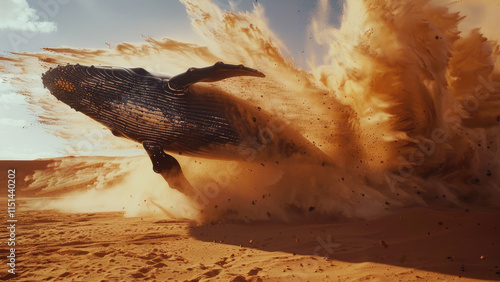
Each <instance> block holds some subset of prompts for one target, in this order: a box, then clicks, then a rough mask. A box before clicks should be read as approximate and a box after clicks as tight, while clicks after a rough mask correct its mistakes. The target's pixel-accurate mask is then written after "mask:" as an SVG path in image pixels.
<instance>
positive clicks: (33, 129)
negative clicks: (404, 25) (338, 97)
mask: <svg viewBox="0 0 500 282" xmlns="http://www.w3.org/2000/svg"><path fill="white" fill-rule="evenodd" d="M213 2H214V3H216V4H217V5H218V6H219V7H221V8H222V9H224V10H230V11H236V12H238V11H246V10H249V11H251V10H252V9H253V5H254V3H255V2H257V1H255V0H233V1H231V2H232V4H230V3H229V1H228V0H213ZM258 2H259V3H260V4H262V5H263V6H264V8H265V11H266V17H267V19H268V21H269V26H270V27H271V29H272V30H273V31H274V32H275V34H277V35H278V37H279V39H281V41H282V42H284V43H285V46H286V47H287V49H288V50H289V51H290V54H289V56H291V57H293V58H294V59H295V61H296V62H297V64H299V65H301V64H302V65H305V58H303V57H302V51H303V50H304V49H305V48H306V46H305V45H306V43H305V42H306V40H305V39H306V36H307V27H308V25H309V21H310V17H311V16H312V14H313V9H314V6H316V5H317V2H318V1H316V0H258ZM332 6H333V9H332V15H334V16H333V17H332V23H333V24H338V23H339V18H340V15H341V12H342V0H338V1H336V0H334V1H332ZM143 36H150V37H153V38H161V37H168V38H171V39H175V40H179V41H184V42H192V43H202V41H201V39H200V38H199V36H197V35H196V33H195V32H194V31H193V30H192V29H191V23H190V19H189V17H188V15H187V12H186V10H185V8H184V6H183V5H182V4H181V3H180V2H178V1H174V0H168V1H165V0H147V1H139V0H106V1H101V0H40V1H38V0H2V9H0V55H1V56H9V55H10V54H9V53H8V52H40V51H41V49H42V48H44V47H60V46H70V47H80V48H107V45H106V44H110V45H116V44H118V43H121V42H143V41H144V38H143ZM0 136H1V137H2V138H0V159H3V160H8V159H37V158H49V157H58V156H62V152H61V150H60V149H59V148H60V147H62V146H63V145H62V144H63V140H60V139H59V138H57V137H55V136H53V135H51V134H50V133H48V132H47V130H46V128H44V126H42V125H41V124H39V123H38V122H37V120H36V117H35V116H34V115H33V114H32V113H31V112H30V110H28V108H27V105H26V102H25V101H24V99H23V97H22V96H21V95H19V94H17V93H16V90H15V89H14V88H13V87H12V86H11V85H9V84H6V83H5V81H4V80H2V78H1V77H0Z"/></svg>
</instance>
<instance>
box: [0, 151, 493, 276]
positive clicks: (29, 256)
mask: <svg viewBox="0 0 500 282" xmlns="http://www.w3.org/2000/svg"><path fill="white" fill-rule="evenodd" d="M49 163H50V161H47V160H42V161H32V162H6V161H2V162H0V164H1V165H0V169H2V171H5V169H6V168H7V167H9V166H12V165H16V166H19V165H22V168H23V169H22V170H20V172H19V173H18V174H17V176H18V179H20V180H19V182H18V183H19V188H18V192H19V193H18V198H17V203H18V206H17V219H18V222H17V225H16V240H17V245H16V255H17V256H16V258H17V264H16V273H17V274H16V276H15V277H12V275H10V274H7V267H6V266H5V264H3V265H4V267H3V269H2V270H1V271H2V274H1V277H2V278H3V279H8V278H11V277H12V278H14V279H16V280H23V281H24V280H38V281H42V280H44V281H47V280H61V279H64V280H75V281H100V280H107V281H117V280H120V281H122V280H132V279H145V280H156V281H166V280H173V281H210V280H216V279H220V280H222V281H346V280H347V281H357V280H372V279H373V280H378V281H430V280H443V281H454V280H460V281H467V280H500V268H499V267H500V219H499V218H500V217H499V216H500V212H499V211H498V210H493V209H488V208H481V207H477V208H474V209H469V210H463V209H432V208H426V207H414V208H407V209H401V210H399V211H395V212H392V213H390V214H388V215H385V216H382V217H379V218H374V219H369V220H331V221H327V222H295V223H283V222H275V221H268V222H253V223H216V224H204V225H200V224H198V223H196V222H194V221H192V220H189V219H169V218H168V217H167V216H165V215H161V214H156V215H152V216H142V217H124V213H123V212H108V213H62V212H60V211H57V210H37V209H32V208H30V207H32V206H33V205H32V203H33V202H35V201H37V200H39V198H40V197H42V196H37V193H39V192H40V191H38V192H37V191H35V190H29V189H27V188H26V187H29V184H30V181H28V182H27V183H26V182H24V178H25V177H26V175H29V174H30V173H32V172H33V170H37V169H43V168H44V167H46V166H47V165H48V164H49ZM21 171H23V172H22V173H21ZM2 177H3V176H2ZM27 179H29V177H28V178H27ZM1 180H2V181H1V185H2V186H3V187H5V186H6V185H5V178H2V179H1ZM72 189H73V188H72ZM52 196H54V195H52ZM43 197H46V196H43ZM1 203H2V206H4V207H6V198H5V197H3V198H2V201H1ZM2 214H3V218H4V220H2V222H5V216H4V215H5V213H2ZM4 224H6V223H4ZM8 236H9V234H8V233H7V232H5V229H4V228H2V233H1V241H2V242H4V243H2V246H1V247H0V252H1V256H2V257H3V258H4V260H6V258H5V257H6V255H7V254H8V248H7V246H6V240H7V238H8Z"/></svg>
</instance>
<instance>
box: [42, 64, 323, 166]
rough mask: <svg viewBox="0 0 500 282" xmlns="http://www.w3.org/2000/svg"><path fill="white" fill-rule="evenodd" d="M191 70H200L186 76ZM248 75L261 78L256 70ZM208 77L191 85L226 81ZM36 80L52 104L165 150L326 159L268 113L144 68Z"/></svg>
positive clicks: (53, 72)
mask: <svg viewBox="0 0 500 282" xmlns="http://www.w3.org/2000/svg"><path fill="white" fill-rule="evenodd" d="M218 64H222V63H218ZM215 66H217V64H216V65H214V67H215ZM228 66H233V65H228ZM241 67H243V66H241ZM206 69H209V68H206ZM247 69H248V68H247ZM192 70H200V69H190V70H188V72H186V73H187V74H189V72H190V71H192ZM249 70H252V69H249ZM229 71H231V69H229ZM252 71H255V70H252ZM204 75H207V74H204ZM210 75H212V74H211V73H210V72H208V76H210ZM245 75H247V74H245ZM248 75H253V76H260V77H263V76H264V75H263V74H262V73H260V72H258V71H255V74H248ZM213 76H214V77H212V79H211V80H202V79H198V78H197V79H196V80H195V81H194V82H197V81H217V80H220V79H223V78H227V77H230V75H229V76H228V75H227V74H226V75H225V77H223V78H220V77H218V76H217V75H213ZM175 77H180V75H179V76H175ZM42 80H43V84H44V86H45V87H46V88H48V89H49V90H50V92H51V93H52V95H54V96H55V97H56V98H57V99H59V100H60V101H62V102H64V103H66V104H67V105H69V106H70V107H72V108H73V109H75V110H77V111H79V112H82V113H84V114H85V115H87V116H89V117H90V118H92V119H94V120H96V121H98V122H99V123H101V124H103V125H105V126H106V127H107V128H109V129H110V130H111V131H112V132H113V134H115V135H117V136H121V137H126V138H129V139H131V140H134V141H136V142H139V143H144V142H151V143H154V144H158V145H159V146H160V147H162V148H163V150H164V151H166V152H172V153H177V154H179V153H180V154H183V155H184V154H185V155H188V156H199V157H206V158H215V159H235V160H247V161H248V160H251V161H274V158H275V157H276V158H277V156H280V157H287V158H290V157H294V156H298V157H300V158H301V159H308V160H314V162H317V161H318V162H320V163H321V162H323V161H325V159H326V157H325V156H324V154H322V152H321V151H319V150H318V149H317V148H316V147H315V146H314V145H312V144H311V143H310V142H309V141H308V140H306V139H305V138H303V137H302V136H301V135H300V134H298V133H297V132H296V131H294V130H292V129H291V128H289V127H287V126H284V123H283V122H282V121H279V120H277V119H276V118H273V117H272V116H271V114H269V113H267V112H265V111H263V110H261V109H260V108H257V107H256V106H253V105H251V104H249V103H248V102H246V101H244V100H241V99H238V98H236V97H234V96H232V95H230V94H228V93H224V92H221V91H216V92H214V91H210V88H208V87H204V88H203V87H202V88H201V90H200V89H199V87H197V91H193V89H192V87H190V85H191V84H192V83H188V82H185V81H184V80H182V79H177V80H175V82H176V83H175V84H174V83H172V82H174V80H172V82H170V80H171V77H168V76H161V75H154V74H151V73H149V72H148V71H146V70H144V69H142V68H120V67H94V66H82V65H66V66H58V67H56V68H53V69H50V70H49V71H47V72H46V73H45V74H43V75H42ZM169 82H170V84H169ZM179 84H180V85H179ZM263 135H265V136H263Z"/></svg>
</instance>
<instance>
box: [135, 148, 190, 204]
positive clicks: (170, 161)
mask: <svg viewBox="0 0 500 282" xmlns="http://www.w3.org/2000/svg"><path fill="white" fill-rule="evenodd" d="M142 145H143V146H144V149H146V152H147V153H148V155H149V158H150V159H151V162H152V163H153V170H154V172H156V173H159V174H161V176H163V178H164V179H165V180H166V181H167V183H168V185H169V186H170V188H173V189H176V190H178V191H179V192H181V193H183V194H185V195H189V194H191V193H192V186H191V184H190V183H189V181H188V180H187V179H186V177H185V176H184V174H183V173H182V169H181V166H180V165H179V162H178V161H177V160H176V159H175V158H174V157H172V156H170V155H168V154H166V153H165V152H164V151H163V148H162V147H161V146H160V145H159V144H157V143H155V142H150V141H145V142H143V143H142Z"/></svg>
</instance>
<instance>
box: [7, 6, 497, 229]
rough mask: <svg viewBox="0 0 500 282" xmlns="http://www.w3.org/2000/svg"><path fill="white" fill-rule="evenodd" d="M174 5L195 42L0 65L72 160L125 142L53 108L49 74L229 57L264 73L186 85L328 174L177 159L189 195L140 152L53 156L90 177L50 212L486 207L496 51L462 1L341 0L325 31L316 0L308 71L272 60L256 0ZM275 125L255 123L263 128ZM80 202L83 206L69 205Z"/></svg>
mask: <svg viewBox="0 0 500 282" xmlns="http://www.w3.org/2000/svg"><path fill="white" fill-rule="evenodd" d="M181 2H182V3H183V4H184V5H185V6H186V9H187V11H188V14H189V15H190V17H191V19H192V25H193V28H194V29H195V30H196V32H197V33H198V34H199V35H200V37H201V38H202V39H203V40H204V43H197V44H194V43H185V42H179V41H175V40H172V39H168V38H163V39H153V38H146V42H144V43H121V44H118V45H116V46H111V48H109V49H79V48H70V47H60V48H46V49H45V50H44V52H42V53H35V54H31V53H17V54H15V56H13V57H9V58H8V60H4V61H2V64H3V66H4V67H3V69H2V72H8V73H9V75H10V76H8V79H9V82H10V83H11V84H13V85H14V86H16V87H17V88H18V89H19V91H20V93H22V94H23V95H25V96H26V97H27V101H28V102H29V103H30V104H31V105H32V106H33V111H34V113H35V114H36V115H37V116H38V117H39V118H40V120H41V121H42V122H43V123H45V124H47V128H48V130H49V131H50V132H53V133H54V134H56V135H58V136H60V137H62V138H64V139H65V140H67V142H68V144H69V146H70V148H72V149H73V151H72V152H73V153H72V154H71V155H79V154H81V155H85V154H88V153H89V152H92V154H106V153H107V152H108V150H109V149H111V148H115V149H123V150H125V149H130V148H136V146H137V144H134V143H131V142H128V141H125V140H122V139H119V138H116V137H114V136H112V135H111V134H110V133H109V131H108V130H105V129H103V128H102V126H100V125H99V124H97V123H95V122H93V121H91V120H90V119H88V118H86V117H84V116H83V115H81V114H78V113H75V112H74V111H71V110H69V108H68V107H66V106H65V105H63V104H62V103H57V101H56V100H55V99H54V98H53V97H52V96H51V95H49V93H48V92H47V91H45V90H43V89H42V87H41V82H40V80H39V74H40V73H42V72H44V71H45V70H46V69H47V68H48V67H51V66H55V65H57V64H66V63H71V64H76V63H80V64H84V65H91V64H95V65H114V66H124V67H144V68H145V69H148V70H152V71H158V72H163V73H167V74H177V73H181V72H184V71H185V70H186V69H187V68H189V67H204V66H208V65H212V64H213V63H214V62H216V61H224V62H226V63H236V64H239V63H242V64H245V65H247V66H250V67H254V68H257V69H259V70H260V71H262V72H264V73H265V74H266V78H264V79H257V78H242V77H239V78H231V79H227V80H224V81H221V82H217V83H210V84H204V85H199V86H196V85H195V86H194V87H193V90H194V91H198V90H199V91H202V90H203V89H206V87H211V88H212V89H214V90H213V91H224V92H228V93H232V94H233V95H235V96H237V97H238V98H242V99H245V100H247V101H249V102H250V103H252V104H254V105H255V106H256V107H259V108H262V109H263V110H266V111H268V112H270V113H271V115H272V117H273V118H275V119H276V120H278V121H280V122H282V123H284V124H287V125H288V126H292V127H293V128H294V129H295V130H297V131H298V132H299V133H300V134H302V135H303V136H304V137H306V138H307V139H308V140H310V141H311V142H312V143H314V144H315V145H316V146H317V147H318V148H319V149H320V150H322V151H323V152H325V153H326V154H328V155H329V156H331V157H332V158H333V159H335V161H336V163H335V165H336V167H335V168H331V167H324V168H321V167H317V166H314V165H305V164H300V165H299V164H288V165H287V164H284V163H279V164H267V163H266V164H260V163H253V162H227V161H217V160H206V159H194V158H187V157H184V156H176V158H178V159H179V162H180V163H181V166H182V167H183V170H184V172H185V174H186V177H187V178H188V179H189V180H190V181H191V182H192V184H193V186H194V187H196V189H197V191H196V196H195V197H192V198H189V197H185V196H183V195H181V194H180V193H178V192H177V191H175V190H171V189H168V185H167V184H166V183H165V182H164V181H163V179H162V178H161V177H159V176H158V175H156V174H155V173H154V172H153V171H152V170H151V164H150V161H149V160H148V159H147V156H146V155H145V154H143V155H141V156H137V157H123V158H114V159H113V160H104V159H99V158H96V159H94V160H92V159H89V158H87V159H84V160H82V161H81V162H79V161H76V162H74V161H68V160H63V161H62V162H60V163H58V164H57V165H54V167H53V171H54V172H57V174H55V175H53V176H52V177H57V178H58V179H64V177H65V176H64V175H65V174H64V173H63V172H64V171H65V169H64V166H66V167H68V168H71V169H75V171H81V175H79V177H77V178H76V179H77V180H78V179H80V180H82V179H86V180H85V181H87V180H88V179H91V180H88V181H89V182H88V185H87V186H86V187H87V191H71V193H72V194H71V195H70V196H71V197H70V198H67V199H60V200H56V201H51V202H50V204H49V206H51V207H55V208H59V209H62V210H67V211H79V212H81V211H85V210H86V209H89V210H91V209H93V210H97V211H112V210H116V211H123V210H125V211H126V214H127V215H130V216H133V215H139V214H143V213H151V212H153V211H156V212H159V211H158V210H159V208H158V206H160V207H161V208H162V209H163V210H165V211H166V213H168V214H171V215H173V216H176V217H189V218H193V219H199V220H202V221H212V220H218V219H235V220H262V219H279V220H292V219H294V218H297V217H301V216H303V215H306V216H310V217H311V218H315V217H321V216H326V217H338V216H341V217H349V218H357V217H370V216H377V215H379V214H381V213H383V212H386V210H387V209H388V208H397V207H404V206H413V205H436V206H468V205H496V206H497V205H498V203H499V201H498V197H499V189H498V187H499V186H498V184H499V183H500V170H499V161H498V160H499V157H500V156H498V154H499V141H500V140H499V139H500V136H499V134H498V129H499V128H498V115H499V111H498V103H499V98H500V97H499V95H498V94H499V90H500V75H499V66H500V65H499V63H500V61H499V59H498V58H499V56H498V54H499V50H498V45H497V43H496V41H493V40H494V39H496V38H487V37H485V35H482V33H481V30H472V31H469V30H467V31H463V30H462V29H461V28H463V27H462V23H463V22H464V21H467V18H465V19H464V18H463V14H459V13H457V11H456V10H460V9H461V8H460V7H459V8H457V6H453V4H452V5H450V6H443V5H442V4H440V3H436V2H435V1H427V0H419V1H405V2H402V1H361V0H360V1H354V0H353V1H346V4H345V7H344V9H343V12H344V15H343V18H342V22H341V26H340V27H339V28H335V27H333V26H331V25H330V24H329V22H328V13H327V11H328V10H329V9H328V1H321V2H320V5H319V6H318V8H317V9H318V10H317V13H316V15H314V16H313V17H312V19H311V26H310V30H311V32H312V33H313V34H314V39H315V41H316V42H317V44H319V45H324V46H328V52H327V53H326V54H325V56H323V57H322V58H319V57H318V56H312V57H311V60H310V62H311V65H310V68H311V71H310V72H307V71H305V70H301V69H298V68H296V67H295V66H294V62H293V60H292V59H290V58H287V57H286V55H285V54H287V50H286V46H285V45H284V44H283V43H282V42H281V41H280V40H279V38H278V35H276V34H274V33H273V32H272V30H271V29H270V28H269V25H268V23H267V21H266V18H265V11H264V8H263V7H262V6H261V5H260V4H255V5H254V10H253V11H252V12H245V13H231V12H223V11H222V10H221V9H220V8H219V7H218V6H217V5H215V4H214V3H212V2H210V1H199V2H198V1H181ZM460 11H461V10H460ZM465 15H466V16H467V14H466V13H465ZM469 24H470V23H469ZM489 33H491V32H489ZM488 39H490V40H488ZM318 61H321V63H320V64H318V63H317V62H318ZM313 62H316V63H313ZM277 124H278V123H277ZM82 128H84V129H85V130H87V131H88V132H87V133H88V134H89V135H87V136H86V135H85V134H81V131H82ZM281 128H282V127H281V126H279V125H276V124H274V125H273V124H268V126H267V130H269V132H270V133H271V134H272V133H273V132H277V131H279V130H282V129H281ZM82 136H86V137H82ZM250 138H251V140H253V142H254V143H253V144H255V146H254V148H253V149H254V150H260V149H261V148H262V146H266V142H265V139H262V136H251V137H250ZM82 141H83V142H84V143H81V142H82ZM82 144H85V145H82ZM139 147H140V146H139ZM111 164H114V165H111ZM56 175H57V176H56ZM95 175H98V178H97V179H98V180H95V179H94V176H95ZM47 177H48V176H47V175H41V174H38V175H35V176H34V178H33V180H34V181H35V182H34V183H35V184H34V186H33V187H39V186H40V185H42V184H41V182H40V181H42V180H43V181H46V182H47V183H52V184H53V188H52V189H54V190H57V191H61V194H65V193H66V192H70V191H67V189H64V187H63V185H60V184H61V183H62V182H60V180H56V179H55V178H54V179H50V177H48V178H49V179H47ZM66 177H72V176H71V175H67V176H66ZM99 177H100V178H99ZM37 179H38V180H37ZM92 179H94V180H92ZM117 179H121V180H120V181H118V180H117ZM75 181H76V180H75ZM82 181H83V180H82ZM86 183H87V182H86ZM63 192H64V193H63ZM56 194H57V193H55V194H54V195H56ZM51 195H52V194H51ZM57 195H59V194H57ZM127 197H128V198H127ZM111 199H112V200H111ZM130 199H134V200H130ZM79 200H80V203H81V205H79V206H78V205H76V204H72V203H74V202H75V201H76V202H78V201H79ZM112 201H116V202H117V203H114V202H113V203H111V202H112ZM76 202H75V203H76ZM160 210H161V209H160Z"/></svg>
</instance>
